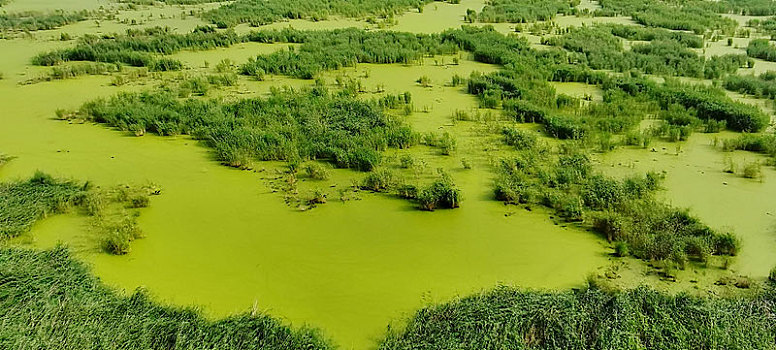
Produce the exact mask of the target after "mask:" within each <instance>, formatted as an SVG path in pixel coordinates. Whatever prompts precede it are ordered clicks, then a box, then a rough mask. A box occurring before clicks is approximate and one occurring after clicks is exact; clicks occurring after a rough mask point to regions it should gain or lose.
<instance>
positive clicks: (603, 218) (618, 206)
mask: <svg viewBox="0 0 776 350" xmlns="http://www.w3.org/2000/svg"><path fill="white" fill-rule="evenodd" d="M577 148H578V147H575V146H573V145H571V146H569V147H568V148H567V149H565V150H562V152H561V153H560V154H558V155H557V156H556V155H553V154H551V153H547V152H537V151H536V150H531V149H528V150H524V151H520V152H519V156H517V157H515V158H513V159H505V160H502V162H501V164H500V166H499V168H498V177H497V179H496V181H495V182H494V194H495V197H496V199H498V200H500V201H503V202H505V203H511V204H522V203H529V204H541V205H544V206H547V207H549V208H551V209H554V210H555V212H556V214H557V215H558V216H559V217H561V218H564V219H565V220H567V221H586V222H589V223H590V224H591V225H592V228H593V229H594V230H595V231H597V232H599V233H601V234H602V235H604V236H605V237H606V238H607V239H608V240H609V241H613V242H619V243H617V244H626V245H627V251H628V252H629V254H631V255H633V256H635V257H637V258H641V259H650V260H670V261H673V262H675V263H677V264H679V265H680V266H683V265H684V263H685V262H686V260H687V257H688V256H690V257H697V258H701V257H700V254H703V258H704V259H705V258H706V257H707V254H706V253H707V252H711V253H713V254H720V255H735V254H736V252H737V250H738V248H739V246H740V244H739V242H738V240H737V239H736V237H735V236H734V235H732V234H730V233H718V232H715V231H714V230H712V229H711V228H709V227H708V226H706V225H704V224H703V223H701V222H700V221H699V220H698V219H697V218H695V217H693V216H691V215H690V214H689V213H688V212H687V211H684V210H679V209H676V208H672V207H670V206H668V205H665V204H662V203H660V202H658V201H656V200H655V199H654V198H653V193H654V192H655V191H656V190H657V189H659V187H660V181H661V179H662V175H660V174H656V173H647V174H646V175H645V176H644V177H630V178H625V179H614V178H610V177H607V176H604V175H600V174H594V173H593V171H592V165H591V163H590V159H589V158H588V157H587V156H586V155H585V154H584V153H580V151H579V150H577ZM586 218H591V219H592V220H589V221H588V220H586ZM698 237H700V238H702V239H705V240H708V241H709V242H713V247H714V249H711V248H710V249H709V250H708V251H707V250H702V249H697V245H692V244H691V243H692V242H695V240H697V239H698Z"/></svg>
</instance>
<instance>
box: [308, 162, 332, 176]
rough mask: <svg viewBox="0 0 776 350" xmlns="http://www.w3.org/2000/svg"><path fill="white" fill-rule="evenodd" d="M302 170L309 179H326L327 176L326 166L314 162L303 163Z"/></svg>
mask: <svg viewBox="0 0 776 350" xmlns="http://www.w3.org/2000/svg"><path fill="white" fill-rule="evenodd" d="M304 171H305V173H307V176H309V177H310V178H311V179H315V180H326V179H328V178H329V171H328V170H326V167H325V166H323V165H322V164H318V163H315V162H311V163H308V164H307V165H305V167H304Z"/></svg>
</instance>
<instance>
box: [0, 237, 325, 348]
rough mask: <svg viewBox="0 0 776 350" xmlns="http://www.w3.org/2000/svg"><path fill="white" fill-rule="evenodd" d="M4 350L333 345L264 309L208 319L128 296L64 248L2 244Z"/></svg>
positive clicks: (143, 296)
mask: <svg viewBox="0 0 776 350" xmlns="http://www.w3.org/2000/svg"><path fill="white" fill-rule="evenodd" d="M0 296H2V297H1V298H0V324H1V325H2V327H0V348H2V349H16V350H32V349H51V350H55V349H62V350H64V349H105V350H109V349H116V350H118V349H122V350H131V349H138V350H141V349H142V350H146V349H178V350H187V349H190V350H195V349H197V350H199V349H219V350H229V349H235V350H236V349H240V350H243V349H246V350H247V349H255V350H258V349H261V350H273V349H283V350H286V349H300V350H301V349H305V350H317V349H331V348H333V346H332V345H331V344H330V343H329V342H328V341H327V340H325V339H324V338H323V337H322V336H321V335H320V333H319V332H318V331H316V330H313V329H308V328H302V329H291V328H289V327H288V326H286V325H284V324H282V323H281V322H280V321H278V320H276V319H274V318H271V317H269V316H266V315H264V314H262V313H261V312H257V311H254V312H251V313H244V314H240V315H236V316H231V317H228V318H225V319H220V320H214V321H211V320H207V319H205V318H204V317H203V316H201V315H200V314H199V312H198V311H197V310H195V309H191V308H182V307H171V306H164V305H161V304H159V303H157V302H155V301H153V300H152V299H151V298H150V297H149V296H148V294H147V293H146V292H145V291H143V290H137V291H135V292H134V293H131V294H130V295H126V296H125V295H122V294H120V293H118V292H116V291H114V290H112V289H110V288H109V287H107V286H105V285H103V284H102V283H101V282H100V281H99V280H98V279H97V278H95V277H93V276H92V275H91V274H90V273H89V271H88V269H87V268H86V267H85V266H84V264H82V263H80V262H77V261H76V260H75V259H73V258H72V257H71V256H70V254H69V253H68V251H67V250H66V249H64V248H61V247H60V248H55V249H52V250H47V251H32V250H26V249H20V248H0Z"/></svg>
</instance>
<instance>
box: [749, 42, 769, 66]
mask: <svg viewBox="0 0 776 350" xmlns="http://www.w3.org/2000/svg"><path fill="white" fill-rule="evenodd" d="M746 54H747V55H749V56H751V57H755V58H759V59H763V60H766V61H772V62H773V61H776V45H773V44H772V43H771V42H770V41H768V39H752V40H751V41H750V42H749V45H748V46H747V47H746Z"/></svg>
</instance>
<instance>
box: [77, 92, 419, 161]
mask: <svg viewBox="0 0 776 350" xmlns="http://www.w3.org/2000/svg"><path fill="white" fill-rule="evenodd" d="M80 113H82V114H83V115H84V116H85V117H86V118H88V119H89V120H93V121H95V122H98V123H106V124H109V125H111V126H114V127H117V128H119V129H121V130H134V129H141V130H146V131H149V132H154V133H157V134H159V135H178V134H187V135H192V136H194V137H196V138H198V139H200V140H203V141H204V142H205V143H206V144H207V145H208V146H210V147H212V148H213V149H214V150H215V152H216V155H217V157H218V159H219V160H221V161H222V162H224V163H225V164H227V165H230V166H236V167H240V166H246V165H248V164H249V163H250V162H251V161H252V160H289V159H291V158H293V157H298V158H300V159H325V160H328V161H330V162H332V163H334V164H335V165H337V166H338V167H342V168H353V169H358V170H363V171H369V170H371V169H372V168H374V167H375V166H376V165H378V164H379V163H380V160H381V155H380V151H381V150H384V149H386V148H388V147H397V148H404V147H409V146H411V145H412V144H413V143H414V142H415V140H416V137H415V136H414V134H413V132H412V131H411V129H410V128H409V127H408V126H406V125H404V124H402V123H401V122H399V121H397V120H396V119H395V118H393V117H391V116H389V115H387V114H385V113H384V112H383V110H382V108H380V107H379V106H378V104H377V103H376V102H374V101H360V100H358V99H356V98H354V97H352V96H349V95H340V94H332V93H329V92H328V91H327V90H325V89H324V88H322V87H316V88H314V89H311V90H304V91H301V92H294V91H290V90H288V91H281V90H273V92H272V93H271V94H270V96H269V97H268V98H265V99H261V98H252V99H243V100H239V101H237V102H228V103H227V102H224V101H221V100H196V99H188V100H183V101H181V100H178V99H177V98H176V97H175V96H174V95H173V94H171V93H169V92H165V91H154V92H143V93H122V94H119V95H117V96H114V97H112V98H110V99H99V100H96V101H93V102H89V103H86V104H84V105H83V106H82V107H81V111H80Z"/></svg>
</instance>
